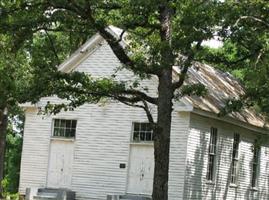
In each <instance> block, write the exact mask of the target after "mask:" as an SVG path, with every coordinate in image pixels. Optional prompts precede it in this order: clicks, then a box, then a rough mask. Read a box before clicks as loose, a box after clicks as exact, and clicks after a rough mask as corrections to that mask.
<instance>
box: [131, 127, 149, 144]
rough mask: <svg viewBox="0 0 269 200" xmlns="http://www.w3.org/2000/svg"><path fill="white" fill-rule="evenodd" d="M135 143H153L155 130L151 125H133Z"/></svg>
mask: <svg viewBox="0 0 269 200" xmlns="http://www.w3.org/2000/svg"><path fill="white" fill-rule="evenodd" d="M133 141H134V142H150V141H153V130H152V128H151V127H150V124H149V123H136V122H135V123H133Z"/></svg>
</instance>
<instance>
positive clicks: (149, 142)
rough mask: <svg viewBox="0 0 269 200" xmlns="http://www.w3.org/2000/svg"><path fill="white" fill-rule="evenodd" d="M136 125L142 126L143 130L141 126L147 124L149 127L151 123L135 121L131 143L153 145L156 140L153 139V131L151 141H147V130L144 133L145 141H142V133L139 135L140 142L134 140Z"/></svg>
mask: <svg viewBox="0 0 269 200" xmlns="http://www.w3.org/2000/svg"><path fill="white" fill-rule="evenodd" d="M136 124H139V126H140V128H141V124H147V125H149V122H143V121H142V122H137V121H134V122H132V133H131V143H133V144H153V142H154V138H153V130H151V131H150V132H151V140H146V137H147V136H146V134H147V133H146V132H148V131H147V130H144V131H143V132H145V136H144V137H145V140H141V138H140V133H139V137H138V138H139V140H135V139H134V135H135V132H136V131H135V125H136ZM139 131H140V129H139Z"/></svg>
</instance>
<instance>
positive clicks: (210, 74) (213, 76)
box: [58, 26, 269, 128]
mask: <svg viewBox="0 0 269 200" xmlns="http://www.w3.org/2000/svg"><path fill="white" fill-rule="evenodd" d="M107 30H108V31H110V32H111V33H113V34H114V35H115V36H120V34H121V33H122V30H121V29H119V28H117V27H114V26H109V27H108V28H107ZM103 40H104V39H103V38H102V37H101V36H100V35H99V34H98V33H97V34H95V35H94V36H93V37H92V38H91V39H89V40H88V41H87V42H86V43H85V44H84V45H82V46H81V47H80V48H79V49H78V50H77V51H76V52H75V53H74V54H72V55H71V56H70V57H69V58H68V59H67V60H66V61H65V62H64V63H62V64H61V65H60V66H59V67H58V69H59V70H60V71H63V72H70V71H72V69H74V68H75V67H76V66H78V65H79V63H80V62H81V61H82V60H84V59H85V58H87V57H88V56H89V55H90V54H91V53H92V52H93V51H94V50H95V49H96V48H97V47H98V45H100V44H101V42H102V41H103ZM174 72H175V73H176V74H179V73H180V69H179V68H178V67H174ZM187 83H202V84H203V85H205V87H206V88H207V90H208V93H207V95H206V96H205V97H198V96H185V97H184V98H183V102H187V104H190V105H191V106H192V107H193V108H194V109H198V110H200V111H204V112H209V113H213V114H218V113H219V112H220V110H221V108H223V106H224V105H225V102H226V100H227V99H229V98H235V99H238V98H239V97H240V96H241V95H243V94H244V93H245V91H244V88H243V86H242V85H241V84H240V82H239V80H237V79H236V78H234V77H233V76H232V75H231V74H229V73H227V72H222V71H221V70H218V69H216V68H214V67H212V66H209V65H206V64H202V63H197V62H196V63H194V64H193V66H192V67H191V68H190V69H189V71H188V78H187V80H186V84H187ZM229 117H231V118H233V119H235V120H237V121H241V122H243V123H246V124H249V125H252V126H255V127H259V128H267V127H269V126H268V125H267V122H266V119H265V117H264V116H262V115H260V114H258V113H257V112H255V111H254V110H252V109H248V108H245V109H243V110H242V111H241V112H240V113H239V112H233V113H230V114H229Z"/></svg>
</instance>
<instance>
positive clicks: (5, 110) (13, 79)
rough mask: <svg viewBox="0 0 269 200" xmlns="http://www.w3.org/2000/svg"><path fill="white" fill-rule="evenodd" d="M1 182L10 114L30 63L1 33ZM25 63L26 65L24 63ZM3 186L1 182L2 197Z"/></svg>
mask: <svg viewBox="0 0 269 200" xmlns="http://www.w3.org/2000/svg"><path fill="white" fill-rule="evenodd" d="M0 39H1V42H0V49H1V52H0V94H1V95H0V183H1V182H2V180H3V178H4V163H5V150H6V135H7V127H8V124H9V122H8V116H9V115H14V114H15V113H17V110H18V102H19V101H20V99H21V97H22V96H21V94H22V93H23V91H24V89H25V87H26V86H27V82H28V81H27V79H26V77H28V73H29V71H28V69H29V68H28V67H29V66H28V65H27V62H25V60H26V54H25V53H23V52H22V51H21V52H17V53H14V52H13V50H12V48H11V46H10V44H11V43H10V41H11V40H10V37H8V36H6V35H0ZM21 63H23V64H24V65H22V64H21ZM1 193H2V186H1V184H0V197H1Z"/></svg>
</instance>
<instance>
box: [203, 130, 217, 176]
mask: <svg viewBox="0 0 269 200" xmlns="http://www.w3.org/2000/svg"><path fill="white" fill-rule="evenodd" d="M217 132H218V129H217V128H213V127H212V128H211V131H210V143H209V151H208V165H207V173H206V179H207V180H209V181H213V179H214V171H215V160H216V152H217V151H216V150H217Z"/></svg>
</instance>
